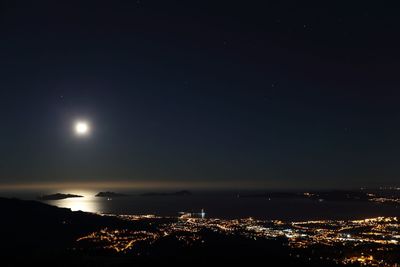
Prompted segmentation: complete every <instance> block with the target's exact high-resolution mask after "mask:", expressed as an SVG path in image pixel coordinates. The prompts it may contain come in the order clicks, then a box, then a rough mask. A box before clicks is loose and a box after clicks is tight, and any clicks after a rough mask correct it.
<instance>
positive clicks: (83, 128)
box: [75, 121, 90, 136]
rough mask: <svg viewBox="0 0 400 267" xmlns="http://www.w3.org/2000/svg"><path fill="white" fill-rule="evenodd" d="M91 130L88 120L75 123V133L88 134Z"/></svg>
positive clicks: (79, 134)
mask: <svg viewBox="0 0 400 267" xmlns="http://www.w3.org/2000/svg"><path fill="white" fill-rule="evenodd" d="M89 132H90V127H89V124H88V123H87V122H86V121H78V122H76V123H75V133H76V134H77V135H78V136H85V135H88V134H89Z"/></svg>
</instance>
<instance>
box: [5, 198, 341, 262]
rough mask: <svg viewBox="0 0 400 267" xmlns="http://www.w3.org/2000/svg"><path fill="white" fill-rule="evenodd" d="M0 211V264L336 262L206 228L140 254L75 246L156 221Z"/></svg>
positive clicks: (37, 209)
mask: <svg viewBox="0 0 400 267" xmlns="http://www.w3.org/2000/svg"><path fill="white" fill-rule="evenodd" d="M0 210H1V214H2V216H1V220H0V236H1V241H0V252H1V255H0V256H1V257H0V266H150V265H170V264H174V265H177V266H183V265H195V266H197V265H202V266H204V265H206V266H208V265H215V264H221V265H234V266H248V265H249V264H252V265H255V266H331V265H332V266H338V265H336V264H335V265H333V264H331V263H328V262H323V261H312V262H309V261H306V260H304V259H303V258H300V259H298V258H296V257H289V255H290V254H293V251H291V250H290V248H288V247H287V246H285V242H286V241H285V240H279V239H276V240H252V239H248V238H243V237H240V236H236V235H234V234H233V235H226V234H220V233H215V232H212V231H208V230H206V229H205V230H204V231H202V232H199V233H198V234H199V235H201V236H202V238H203V240H206V242H204V243H203V242H197V243H194V244H193V245H185V244H184V243H182V242H180V241H179V238H176V236H170V237H167V238H162V239H160V241H157V242H154V243H146V244H145V245H143V247H141V248H140V249H137V250H136V251H140V253H116V252H115V251H112V250H107V249H98V247H96V245H94V244H92V243H88V244H87V246H77V242H76V240H77V238H79V237H82V236H85V235H87V234H90V233H92V232H95V231H98V230H100V229H105V228H107V229H129V230H135V231H138V230H139V231H142V230H143V231H146V229H149V228H157V227H159V225H157V223H153V222H152V221H140V220H139V221H126V220H122V219H119V218H117V217H112V216H100V215H96V214H90V213H85V212H72V211H70V210H69V209H63V208H57V207H53V206H50V205H46V204H43V203H40V202H36V201H22V200H17V199H5V198H0ZM171 220H173V219H171Z"/></svg>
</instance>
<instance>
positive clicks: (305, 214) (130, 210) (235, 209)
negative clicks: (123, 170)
mask: <svg viewBox="0 0 400 267" xmlns="http://www.w3.org/2000/svg"><path fill="white" fill-rule="evenodd" d="M46 193H47V192H46ZM51 193H54V192H51ZM63 193H73V194H78V195H83V196H84V197H82V198H70V199H63V200H52V201H43V202H45V203H47V204H50V205H55V206H58V207H65V208H70V209H72V210H74V211H77V210H82V211H88V212H97V213H111V214H155V215H161V216H175V215H178V212H182V211H184V212H200V210H201V209H204V210H205V212H206V215H207V217H211V218H215V217H216V218H247V217H254V218H259V219H281V220H311V219H362V218H368V217H376V216H400V207H396V206H389V205H381V204H377V203H371V202H339V201H323V202H316V201H312V200H306V199H282V198H277V199H271V200H269V199H267V198H238V197H237V194H236V193H234V192H194V194H193V195H191V196H183V197H182V196H147V197H145V196H140V195H139V193H138V192H131V193H130V194H131V195H130V196H127V197H120V198H113V199H111V200H107V198H98V197H95V194H96V193H97V192H95V191H68V192H63ZM41 194H44V193H43V192H41V193H40V192H29V193H27V192H0V195H1V196H5V197H18V198H22V199H36V197H37V196H38V195H41Z"/></svg>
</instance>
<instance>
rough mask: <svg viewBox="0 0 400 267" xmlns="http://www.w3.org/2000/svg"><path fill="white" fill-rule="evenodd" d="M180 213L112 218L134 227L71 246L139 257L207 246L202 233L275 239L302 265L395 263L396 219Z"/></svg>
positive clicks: (399, 258)
mask: <svg viewBox="0 0 400 267" xmlns="http://www.w3.org/2000/svg"><path fill="white" fill-rule="evenodd" d="M204 215H205V213H204V211H202V212H201V213H199V214H197V213H196V214H191V213H183V214H181V215H180V216H179V217H157V216H153V215H143V216H133V215H123V216H117V217H119V218H121V219H123V220H125V221H131V222H134V223H140V225H142V228H138V229H139V230H138V229H135V230H133V229H108V228H105V229H102V230H100V231H97V232H93V233H91V234H89V235H87V236H83V237H80V238H79V239H78V240H77V248H83V247H85V246H86V247H88V246H90V247H91V248H94V249H99V250H110V251H115V252H117V253H126V254H128V253H131V254H140V253H141V252H142V250H143V249H142V248H143V247H144V246H147V247H148V246H151V245H152V244H155V243H157V242H159V241H161V240H163V239H166V238H173V239H175V240H176V241H177V242H179V243H180V244H182V246H187V247H191V246H194V245H196V244H202V243H207V242H208V240H207V234H205V233H214V234H218V235H224V236H238V237H240V238H245V239H248V240H252V241H254V242H258V241H262V240H279V241H280V242H281V244H282V246H285V247H287V248H288V249H289V251H290V253H289V255H288V256H290V257H294V258H300V259H302V260H303V261H314V260H325V261H331V262H333V263H336V264H342V265H343V264H344V265H348V264H349V265H355V266H357V265H367V266H397V264H399V263H400V246H399V245H400V243H399V242H400V221H399V219H398V218H397V217H377V218H369V219H364V220H352V221H336V220H320V221H303V222H284V221H279V220H272V221H265V220H257V219H253V218H247V219H238V220H224V219H213V218H205V216H204Z"/></svg>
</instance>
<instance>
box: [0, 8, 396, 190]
mask: <svg viewBox="0 0 400 267" xmlns="http://www.w3.org/2000/svg"><path fill="white" fill-rule="evenodd" d="M83 2H84V3H83ZM399 12H400V8H399V7H396V6H390V5H389V4H388V3H384V1H343V2H341V1H319V5H316V4H315V3H314V4H307V3H306V2H305V1H275V2H272V1H216V0H214V1H205V0H203V1H195V0H193V1H166V0H162V1H161V0H160V1H155V0H154V1H152V0H139V1H117V0H113V1H102V0H96V1H76V2H75V1H61V0H57V1H54V0H52V1H40V0H38V1H26V2H24V1H11V0H10V1H1V4H0V69H1V72H0V119H1V126H0V130H1V132H0V184H1V185H6V184H21V183H59V182H68V183H69V182H71V183H73V182H85V183H87V182H89V183H90V182H105V183H119V182H120V181H127V182H132V183H135V182H139V181H141V182H149V183H150V182H157V181H159V182H162V183H165V184H168V185H172V186H173V185H174V184H176V183H179V182H181V183H186V184H187V185H188V186H190V185H193V186H195V185H198V184H202V185H207V186H210V187H211V188H212V187H213V186H217V185H218V186H227V187H229V186H235V187H239V188H240V187H251V186H257V187H259V186H262V187H266V188H347V187H359V186H378V185H394V184H396V183H397V182H398V181H399V179H398V177H399V175H400V166H399V162H400V139H399V137H400V105H399V99H400V98H399V97H400V91H399V89H400V75H399V70H400V57H399V54H400V53H399V52H400V50H399V48H400V16H399ZM77 119H86V120H87V121H89V122H90V124H91V127H92V128H91V133H90V135H89V136H87V137H85V138H81V137H77V136H76V135H75V134H74V132H73V124H74V122H75V121H76V120H77Z"/></svg>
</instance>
